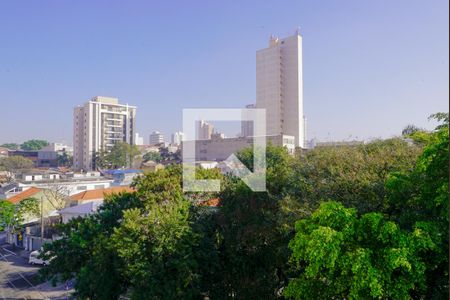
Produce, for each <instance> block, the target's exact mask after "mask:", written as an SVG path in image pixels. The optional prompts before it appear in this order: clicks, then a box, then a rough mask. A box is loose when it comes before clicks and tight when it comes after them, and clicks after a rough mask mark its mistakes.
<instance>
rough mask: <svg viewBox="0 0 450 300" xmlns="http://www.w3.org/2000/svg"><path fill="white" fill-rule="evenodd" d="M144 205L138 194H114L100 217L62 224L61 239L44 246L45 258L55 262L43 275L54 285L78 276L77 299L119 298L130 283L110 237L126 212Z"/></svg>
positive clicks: (107, 199)
mask: <svg viewBox="0 0 450 300" xmlns="http://www.w3.org/2000/svg"><path fill="white" fill-rule="evenodd" d="M140 206H141V201H140V200H139V199H138V198H137V197H136V195H135V194H134V193H122V194H112V195H109V196H108V197H106V198H105V202H104V203H103V205H102V206H101V207H100V209H99V212H98V213H97V214H94V215H91V216H89V217H87V218H84V219H83V218H76V219H72V220H71V221H70V222H69V223H67V224H61V225H60V229H59V230H60V236H61V239H58V240H55V241H53V243H51V244H45V245H44V249H45V250H44V259H50V258H52V259H51V263H50V264H49V265H48V266H46V267H45V268H43V269H41V270H40V274H41V276H42V277H43V278H45V279H50V280H52V281H53V282H58V281H65V280H68V279H72V278H74V277H75V282H76V283H75V291H76V296H77V297H78V298H80V299H88V298H90V299H104V300H109V299H117V298H118V297H119V296H120V295H121V294H124V293H125V292H126V291H127V287H128V285H129V284H128V281H127V280H126V277H125V276H124V275H123V273H122V272H121V271H122V268H123V266H122V261H121V260H120V259H119V257H118V254H117V251H116V250H115V248H114V247H112V243H111V241H110V238H111V235H112V234H113V232H114V228H115V227H117V226H119V224H120V223H121V220H122V219H123V215H124V211H126V210H127V209H131V208H137V207H140ZM99 274H107V276H106V275H105V276H99Z"/></svg>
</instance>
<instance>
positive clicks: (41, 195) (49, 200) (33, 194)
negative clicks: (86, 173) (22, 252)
mask: <svg viewBox="0 0 450 300" xmlns="http://www.w3.org/2000/svg"><path fill="white" fill-rule="evenodd" d="M27 199H35V200H36V201H37V202H38V205H39V209H40V210H42V214H40V213H38V214H36V213H31V212H28V213H25V215H24V216H23V220H22V222H21V223H20V224H18V225H19V226H17V227H15V228H14V230H10V229H8V231H7V242H8V243H10V244H14V245H16V246H18V247H23V248H25V249H26V250H36V249H39V248H40V247H41V246H42V239H41V237H40V235H41V217H43V219H44V223H45V224H46V225H45V226H44V239H45V240H46V241H50V240H51V238H52V226H49V224H55V223H59V222H60V216H59V215H58V213H57V211H58V210H59V209H61V208H64V207H65V206H66V205H67V203H68V197H67V196H66V195H63V194H61V193H59V192H58V191H55V190H50V189H43V188H37V187H30V188H28V189H26V190H24V191H22V192H19V193H17V194H15V195H14V196H12V197H10V198H8V199H5V200H1V201H8V202H10V203H12V204H14V205H19V204H20V203H21V202H22V201H25V200H27Z"/></svg>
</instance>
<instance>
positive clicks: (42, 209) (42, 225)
mask: <svg viewBox="0 0 450 300" xmlns="http://www.w3.org/2000/svg"><path fill="white" fill-rule="evenodd" d="M43 244H44V199H43V196H42V195H41V247H42V245H43Z"/></svg>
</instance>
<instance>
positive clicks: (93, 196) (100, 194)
mask: <svg viewBox="0 0 450 300" xmlns="http://www.w3.org/2000/svg"><path fill="white" fill-rule="evenodd" d="M132 192H134V190H133V189H132V188H131V187H129V186H114V187H110V188H107V189H103V190H91V191H85V192H81V193H78V194H75V195H73V196H71V197H70V200H69V206H76V205H80V204H84V203H88V202H99V201H103V200H104V199H105V197H106V196H108V195H111V194H118V193H132Z"/></svg>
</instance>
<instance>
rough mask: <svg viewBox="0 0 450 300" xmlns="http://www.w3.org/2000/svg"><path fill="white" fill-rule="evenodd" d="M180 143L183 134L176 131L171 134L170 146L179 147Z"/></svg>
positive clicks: (182, 139)
mask: <svg viewBox="0 0 450 300" xmlns="http://www.w3.org/2000/svg"><path fill="white" fill-rule="evenodd" d="M182 141H184V133H183V132H181V131H177V132H174V133H173V134H172V145H175V146H178V145H181V142H182Z"/></svg>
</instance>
